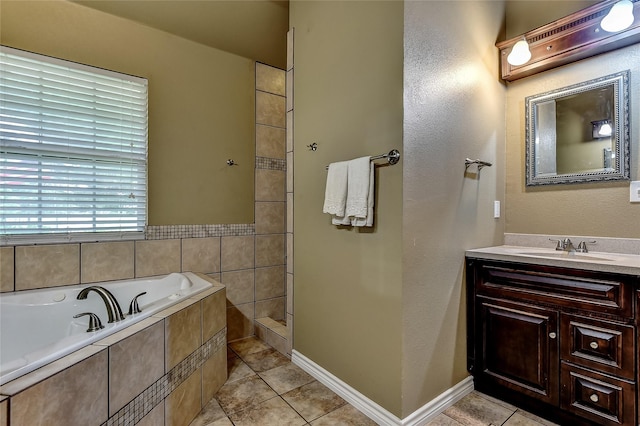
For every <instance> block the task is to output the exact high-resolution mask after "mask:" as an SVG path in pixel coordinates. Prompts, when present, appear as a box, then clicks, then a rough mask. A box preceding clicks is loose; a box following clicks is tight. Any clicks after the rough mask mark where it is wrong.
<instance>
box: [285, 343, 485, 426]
mask: <svg viewBox="0 0 640 426" xmlns="http://www.w3.org/2000/svg"><path fill="white" fill-rule="evenodd" d="M291 361H292V362H293V363H294V364H295V365H297V366H298V367H300V368H302V369H303V370H304V371H306V372H307V373H309V374H310V375H311V376H313V377H314V378H315V379H316V380H318V381H319V382H320V383H322V384H323V385H325V386H327V387H328V388H329V389H331V390H332V391H334V392H335V393H337V394H338V395H340V396H341V397H342V398H343V399H344V400H345V401H347V402H348V403H349V404H351V405H353V406H354V407H355V408H357V409H358V410H360V411H361V412H362V413H364V414H365V415H366V416H367V417H369V418H370V419H371V420H373V421H374V422H376V423H378V424H379V425H384V426H422V425H425V424H427V423H428V422H430V421H431V420H433V419H434V418H435V417H437V416H438V414H440V413H442V412H443V411H444V410H445V409H446V408H448V407H450V406H452V405H453V404H455V403H456V402H458V401H459V400H460V399H462V398H463V397H464V396H465V395H467V394H469V393H470V392H471V391H472V390H473V377H471V376H469V377H467V378H466V379H464V380H462V381H461V382H460V383H458V384H456V385H455V386H453V387H452V388H450V389H448V390H446V391H444V392H443V393H441V394H440V395H438V396H437V397H436V398H434V399H432V400H431V401H429V402H428V403H426V404H425V405H423V406H422V407H420V408H419V409H418V410H416V411H414V412H413V413H411V415H409V416H407V417H406V418H404V419H399V418H398V417H397V416H395V415H394V414H392V413H390V412H389V411H387V410H386V409H384V408H383V407H381V406H380V405H378V404H376V403H375V402H373V401H372V400H370V399H369V398H367V397H366V396H364V395H363V394H361V393H360V392H358V391H357V390H355V389H354V388H352V387H351V386H349V385H348V384H346V383H345V382H343V381H342V380H340V379H339V378H337V377H336V376H334V375H333V374H331V373H329V372H328V371H327V370H325V369H324V368H322V367H320V366H319V365H318V364H316V363H314V362H313V361H311V360H310V359H309V358H307V357H305V356H304V355H302V354H301V353H300V352H298V351H296V350H293V351H292V352H291Z"/></svg>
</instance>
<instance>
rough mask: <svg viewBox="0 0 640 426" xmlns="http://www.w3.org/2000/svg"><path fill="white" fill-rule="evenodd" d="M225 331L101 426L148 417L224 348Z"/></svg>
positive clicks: (130, 423)
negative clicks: (212, 356)
mask: <svg viewBox="0 0 640 426" xmlns="http://www.w3.org/2000/svg"><path fill="white" fill-rule="evenodd" d="M226 344H227V328H226V327H225V328H223V329H222V330H220V331H219V332H218V333H216V334H215V335H214V336H213V337H212V338H211V339H209V340H207V341H206V342H205V343H204V344H203V345H202V346H200V347H199V348H198V349H196V350H195V351H194V352H192V353H191V354H190V355H189V356H187V357H186V358H185V359H184V360H183V361H182V362H181V363H179V364H178V365H176V366H175V367H173V368H172V369H171V370H170V371H169V372H168V373H167V374H165V375H164V376H162V377H161V378H160V379H158V380H157V381H156V382H155V383H154V384H152V385H151V386H149V387H148V388H146V389H145V390H143V391H142V392H141V393H140V394H139V395H138V396H136V397H135V398H134V399H133V400H131V401H130V402H129V403H128V404H127V405H125V406H124V407H122V408H121V409H120V411H118V412H117V413H116V414H114V415H113V416H111V417H110V418H109V419H108V420H107V421H106V422H104V423H103V424H102V426H133V425H135V424H136V423H138V422H139V421H140V420H142V418H143V417H144V416H146V415H147V414H149V413H150V412H151V410H153V409H154V408H155V407H156V406H157V405H158V404H160V403H161V402H162V401H163V400H164V399H165V398H166V397H168V396H169V395H170V394H171V392H173V391H174V390H175V389H176V388H177V387H178V386H180V385H181V384H182V382H184V381H185V380H187V378H189V376H191V374H193V373H194V372H195V371H196V370H197V369H198V368H200V367H202V365H203V364H204V363H205V361H207V360H208V359H209V358H211V355H213V354H214V353H216V352H218V351H219V350H223V349H224V348H226Z"/></svg>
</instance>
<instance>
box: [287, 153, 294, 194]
mask: <svg viewBox="0 0 640 426" xmlns="http://www.w3.org/2000/svg"><path fill="white" fill-rule="evenodd" d="M286 180H287V183H286V191H287V192H293V151H292V152H287V177H286Z"/></svg>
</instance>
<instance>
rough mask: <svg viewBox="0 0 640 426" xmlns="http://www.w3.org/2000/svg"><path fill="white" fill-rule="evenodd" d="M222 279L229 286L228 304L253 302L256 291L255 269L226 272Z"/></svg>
mask: <svg viewBox="0 0 640 426" xmlns="http://www.w3.org/2000/svg"><path fill="white" fill-rule="evenodd" d="M220 281H221V282H222V284H224V285H225V286H226V287H227V304H228V305H229V306H230V305H241V304H243V303H249V302H253V299H254V292H255V272H254V270H253V269H248V270H244V271H234V272H224V273H223V274H222V276H221V278H220Z"/></svg>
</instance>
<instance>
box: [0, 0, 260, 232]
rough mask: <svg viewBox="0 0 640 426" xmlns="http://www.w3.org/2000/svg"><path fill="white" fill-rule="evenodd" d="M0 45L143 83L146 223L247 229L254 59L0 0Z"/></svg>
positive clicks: (76, 10)
mask: <svg viewBox="0 0 640 426" xmlns="http://www.w3.org/2000/svg"><path fill="white" fill-rule="evenodd" d="M0 42H1V43H2V44H4V45H7V46H11V47H15V48H18V49H24V50H29V51H33V52H36V53H41V54H45V55H50V56H55V57H58V58H62V59H67V60H71V61H76V62H80V63H84V64H87V65H92V66H96V67H102V68H107V69H110V70H113V71H118V72H123V73H128V74H133V75H137V76H140V77H145V78H147V79H149V202H148V208H149V224H150V225H169V224H216V223H252V222H253V187H254V182H253V171H254V158H255V145H254V124H253V123H254V103H255V101H254V87H255V83H254V80H255V78H254V75H255V71H254V62H253V61H252V60H251V59H247V58H243V57H240V56H236V55H233V54H229V53H226V52H222V51H220V50H216V49H213V48H209V47H206V46H204V45H201V44H197V43H193V42H190V41H187V40H185V39H182V38H179V37H176V36H173V35H170V34H168V33H164V32H161V31H157V30H154V29H151V28H149V27H146V26H143V25H139V24H136V23H134V22H133V21H128V20H125V19H121V18H117V17H115V16H112V15H109V14H106V13H103V12H99V11H96V10H93V9H89V8H86V7H84V6H80V5H78V4H74V3H70V2H66V1H60V0H51V1H7V0H3V1H2V2H1V3H0ZM229 158H232V159H234V160H235V161H236V163H237V164H239V166H238V167H229V166H227V164H226V160H227V159H229Z"/></svg>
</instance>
